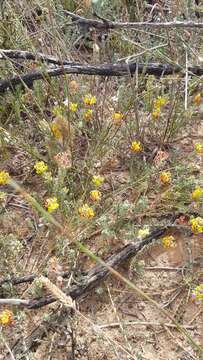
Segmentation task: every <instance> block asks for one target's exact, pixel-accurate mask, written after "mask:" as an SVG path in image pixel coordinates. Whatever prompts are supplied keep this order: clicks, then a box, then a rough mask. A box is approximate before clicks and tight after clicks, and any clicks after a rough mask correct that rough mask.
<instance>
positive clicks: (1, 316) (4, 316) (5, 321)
mask: <svg viewBox="0 0 203 360" xmlns="http://www.w3.org/2000/svg"><path fill="white" fill-rule="evenodd" d="M12 322H13V313H12V311H9V310H4V311H2V312H1V313H0V324H1V325H10V324H11V323H12Z"/></svg>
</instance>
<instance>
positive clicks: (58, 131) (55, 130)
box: [50, 121, 62, 140]
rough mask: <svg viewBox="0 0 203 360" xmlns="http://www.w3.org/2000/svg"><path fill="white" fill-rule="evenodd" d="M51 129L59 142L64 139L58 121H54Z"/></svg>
mask: <svg viewBox="0 0 203 360" xmlns="http://www.w3.org/2000/svg"><path fill="white" fill-rule="evenodd" d="M50 128H51V131H52V133H53V135H54V136H55V138H56V139H57V140H60V139H62V132H61V127H60V125H59V124H58V123H57V122H56V121H53V122H52V123H51V125H50Z"/></svg>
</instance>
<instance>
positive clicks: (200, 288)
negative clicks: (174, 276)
mask: <svg viewBox="0 0 203 360" xmlns="http://www.w3.org/2000/svg"><path fill="white" fill-rule="evenodd" d="M192 296H193V298H195V299H197V300H203V284H200V285H197V286H196V287H195V288H194V290H193V292H192Z"/></svg>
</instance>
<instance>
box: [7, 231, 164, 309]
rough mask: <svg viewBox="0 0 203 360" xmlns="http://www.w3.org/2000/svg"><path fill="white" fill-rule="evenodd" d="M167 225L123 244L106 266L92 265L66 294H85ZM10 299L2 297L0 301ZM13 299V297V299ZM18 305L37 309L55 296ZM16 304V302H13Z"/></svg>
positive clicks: (159, 234) (162, 232)
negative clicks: (141, 238) (141, 237)
mask: <svg viewBox="0 0 203 360" xmlns="http://www.w3.org/2000/svg"><path fill="white" fill-rule="evenodd" d="M168 228H169V226H164V227H162V228H160V229H158V230H154V231H152V233H151V234H150V235H149V236H147V237H146V238H145V239H143V240H141V241H138V240H137V239H135V240H134V241H133V242H131V243H129V244H128V245H126V246H124V247H123V248H122V249H121V250H120V251H119V252H118V253H117V254H114V255H112V256H111V257H110V258H109V259H108V260H107V261H106V265H107V267H108V268H107V267H106V266H103V265H96V266H95V267H93V268H92V269H91V270H90V271H89V272H88V273H87V274H86V275H84V276H83V277H82V279H81V281H80V284H77V285H72V286H71V287H70V288H69V290H68V291H67V292H66V295H67V296H70V297H71V298H72V299H73V300H76V299H78V298H80V297H81V296H83V295H85V294H86V293H87V292H89V291H90V290H92V289H93V288H95V287H96V286H98V284H100V283H101V281H103V280H104V279H105V278H106V277H107V276H108V275H109V274H110V271H109V267H110V268H115V267H118V266H119V265H121V264H123V263H125V262H126V261H127V260H129V259H130V258H131V257H132V256H135V255H136V254H137V253H138V252H139V251H140V250H141V249H142V248H143V247H144V246H146V245H148V244H150V243H151V242H152V241H153V240H154V239H156V238H159V237H160V236H162V235H163V234H164V233H165V231H166V230H167V229H168ZM6 300H8V301H11V299H2V301H6ZM14 300H15V299H14ZM16 301H17V302H18V301H19V305H23V306H25V307H27V308H29V309H38V308H40V307H43V306H45V305H48V304H51V303H53V302H55V301H57V298H56V297H54V296H52V295H50V296H46V297H44V298H41V299H39V300H35V299H31V300H19V299H16ZM15 305H17V304H15Z"/></svg>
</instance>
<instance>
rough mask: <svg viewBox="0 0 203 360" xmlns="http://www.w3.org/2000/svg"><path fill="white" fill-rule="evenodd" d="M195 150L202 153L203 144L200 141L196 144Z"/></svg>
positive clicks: (198, 153)
mask: <svg viewBox="0 0 203 360" xmlns="http://www.w3.org/2000/svg"><path fill="white" fill-rule="evenodd" d="M194 150H195V152H196V154H197V155H201V154H202V152H203V146H202V144H199V143H196V144H194Z"/></svg>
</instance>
